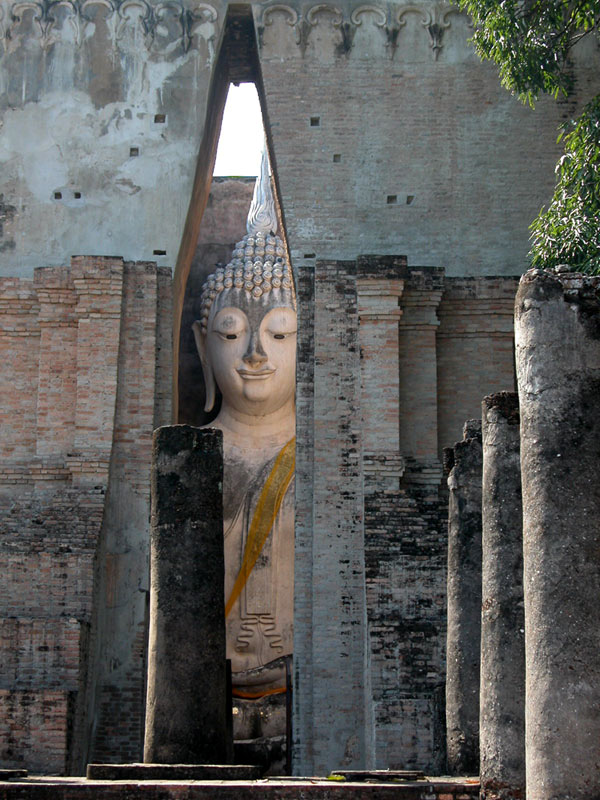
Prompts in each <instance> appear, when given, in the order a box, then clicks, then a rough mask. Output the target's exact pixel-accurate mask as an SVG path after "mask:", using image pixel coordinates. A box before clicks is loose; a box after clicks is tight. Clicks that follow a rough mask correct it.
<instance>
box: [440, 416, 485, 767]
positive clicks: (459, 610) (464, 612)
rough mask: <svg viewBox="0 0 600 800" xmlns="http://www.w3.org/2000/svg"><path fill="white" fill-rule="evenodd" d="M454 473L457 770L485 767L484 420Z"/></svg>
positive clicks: (452, 732)
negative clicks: (481, 702) (481, 736)
mask: <svg viewBox="0 0 600 800" xmlns="http://www.w3.org/2000/svg"><path fill="white" fill-rule="evenodd" d="M453 451H454V452H453V464H449V465H448V466H450V467H451V471H450V475H449V476H448V487H449V489H450V498H449V508H448V644H447V662H448V666H447V677H446V737H447V753H448V769H449V771H450V773H451V774H454V775H465V774H476V773H477V772H478V770H479V646H480V640H481V469H482V457H481V423H480V422H479V420H469V421H468V422H467V423H466V424H465V427H464V431H463V441H462V442H457V443H456V445H455V446H454V448H453Z"/></svg>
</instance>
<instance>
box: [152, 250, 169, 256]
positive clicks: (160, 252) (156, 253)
mask: <svg viewBox="0 0 600 800" xmlns="http://www.w3.org/2000/svg"><path fill="white" fill-rule="evenodd" d="M152 255H154V256H166V255H167V251H166V250H153V251H152Z"/></svg>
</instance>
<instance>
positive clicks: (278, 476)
mask: <svg viewBox="0 0 600 800" xmlns="http://www.w3.org/2000/svg"><path fill="white" fill-rule="evenodd" d="M295 469H296V437H295V436H294V438H293V439H290V441H289V442H288V443H287V444H286V445H285V446H284V447H283V448H282V449H281V450H280V452H279V453H278V455H277V458H276V459H275V463H274V464H273V468H272V469H271V472H270V473H269V477H268V478H267V480H266V481H265V485H264V486H263V489H262V492H261V493H260V497H259V498H258V503H257V504H256V510H255V511H254V516H253V517H252V522H251V523H250V530H249V531H248V538H247V540H246V546H245V547H244V555H243V557H242V565H241V567H240V571H239V572H238V576H237V578H236V579H235V583H234V584H233V589H232V590H231V594H230V595H229V600H228V601H227V603H226V605H225V616H226V617H227V616H229V612H230V611H231V609H232V608H233V606H234V604H235V601H236V600H237V599H238V597H239V596H240V594H241V593H242V589H243V588H244V586H245V585H246V581H247V580H248V577H249V575H250V573H251V572H252V570H253V568H254V565H255V564H256V561H257V559H258V557H259V555H260V554H261V551H262V549H263V546H264V544H265V542H266V541H267V538H268V536H269V533H270V532H271V528H272V527H273V523H274V522H275V517H276V516H277V514H278V513H279V509H280V508H281V503H282V502H283V498H284V495H285V493H286V491H287V488H288V486H289V485H290V482H291V480H292V478H293V477H294V470H295Z"/></svg>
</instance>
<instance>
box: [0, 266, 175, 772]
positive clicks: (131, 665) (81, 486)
mask: <svg viewBox="0 0 600 800" xmlns="http://www.w3.org/2000/svg"><path fill="white" fill-rule="evenodd" d="M169 303H170V271H169V270H165V269H164V268H160V269H158V270H157V268H156V266H155V265H153V264H149V263H141V264H140V263H136V264H131V263H128V262H123V260H122V259H118V258H102V257H76V258H73V259H72V262H71V266H70V268H62V267H59V268H46V269H39V270H36V273H35V277H34V280H33V281H26V280H23V281H16V280H13V279H5V280H2V281H0V386H1V387H2V389H3V398H4V402H3V406H2V413H3V415H4V419H3V420H2V423H3V424H2V440H1V447H2V455H3V459H2V467H1V474H0V565H1V566H0V568H1V569H2V573H3V575H4V580H3V581H2V583H1V585H0V616H1V618H2V623H1V625H0V697H1V703H2V713H1V714H0V763H1V764H2V765H3V766H25V767H27V768H29V769H30V770H33V771H45V772H54V773H64V772H66V771H76V772H77V771H81V769H82V768H83V766H84V762H85V760H86V758H87V756H88V755H89V753H90V752H92V751H93V747H94V746H96V747H97V746H99V745H98V743H97V741H95V740H94V734H93V733H92V732H93V731H94V730H95V731H96V732H97V733H96V734H95V739H96V740H98V739H99V738H101V737H100V736H99V733H101V732H102V725H101V724H100V725H99V724H98V719H97V716H98V709H97V708H96V707H95V706H96V704H95V702H94V698H95V697H96V695H97V696H98V697H100V698H101V697H102V695H103V692H104V691H105V687H106V685H107V684H108V683H109V678H108V673H109V670H108V669H107V667H106V662H107V661H108V662H110V663H111V664H112V673H113V674H112V677H111V683H110V689H109V692H110V691H113V693H114V690H115V687H116V689H117V690H119V691H121V692H123V694H128V695H129V696H130V698H131V700H130V702H129V703H128V704H127V705H125V704H124V703H123V702H122V697H115V700H114V703H113V709H115V710H116V709H117V708H120V707H123V708H126V710H127V724H124V725H123V726H122V729H121V735H120V739H118V740H117V739H116V738H115V737H113V738H112V739H111V740H110V744H108V745H107V746H106V747H105V751H104V752H107V751H108V752H109V753H110V755H112V757H113V758H115V759H117V760H118V759H119V758H120V755H121V753H125V754H126V755H128V756H129V755H130V754H131V753H135V755H136V756H138V755H139V752H140V751H139V745H140V740H141V727H142V712H143V684H144V666H143V658H142V655H143V652H144V643H145V633H144V631H145V590H146V589H147V549H148V546H147V540H148V539H147V537H148V501H149V488H148V483H149V461H150V455H149V453H150V450H149V448H150V439H151V434H152V429H153V427H154V425H155V423H156V422H157V420H158V421H159V422H164V421H166V420H167V419H168V418H169V416H170V414H169V400H170V393H169V391H168V387H169V386H170V368H169V364H168V361H169V356H170V340H169V335H168V333H169V330H170V317H169ZM159 313H160V314H162V315H163V316H165V315H166V316H167V320H168V323H167V325H165V323H164V321H162V322H161V324H160V325H157V315H158V314H159ZM115 486H118V487H119V489H118V491H116V492H115ZM127 491H128V492H129V496H128V495H127V493H126V492H127ZM115 494H116V499H115ZM132 498H133V499H134V502H132ZM114 541H119V542H120V546H121V549H119V547H117V548H114V547H113V550H114V549H116V550H117V551H118V552H117V554H114V553H110V555H111V556H112V561H111V562H110V563H111V564H112V566H113V569H112V571H111V570H110V569H107V568H106V565H107V563H109V561H110V559H109V558H108V557H107V558H103V555H108V554H107V546H108V545H109V544H110V543H111V542H114ZM127 551H134V552H135V554H136V557H135V558H134V559H130V561H129V562H128V564H127V567H128V568H127V569H125V570H124V569H121V570H120V571H119V569H118V567H122V565H121V564H120V563H118V562H119V557H121V558H123V557H125V560H127V557H126V556H123V552H127ZM106 585H109V586H110V591H109V592H108V593H107V591H106V588H105V587H106ZM124 587H131V589H129V590H128V589H126V588H124ZM128 591H129V593H130V595H129V596H128V594H127V592H128ZM107 595H110V598H111V600H110V602H109V601H107V599H106V598H107ZM115 596H117V597H118V599H117V600H115V599H114V598H115ZM132 598H133V599H132ZM133 601H135V602H133ZM108 606H110V607H111V608H113V607H114V608H118V609H120V613H113V615H112V617H111V615H110V614H108V615H107V614H106V613H104V609H105V607H108ZM107 616H108V617H109V621H108V622H107ZM99 642H102V645H101V646H100V647H99ZM100 652H102V654H103V656H102V658H101V657H100V655H99V653H100ZM103 659H104V660H103ZM119 659H120V662H121V663H120V665H119V666H120V670H115V664H116V663H117V661H118V660H119ZM115 673H116V674H115ZM101 706H102V702H101V701H100V703H99V706H98V707H101Z"/></svg>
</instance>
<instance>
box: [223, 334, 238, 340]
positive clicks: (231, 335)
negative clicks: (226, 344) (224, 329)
mask: <svg viewBox="0 0 600 800" xmlns="http://www.w3.org/2000/svg"><path fill="white" fill-rule="evenodd" d="M225 338H226V339H237V333H227V334H226V335H225Z"/></svg>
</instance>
